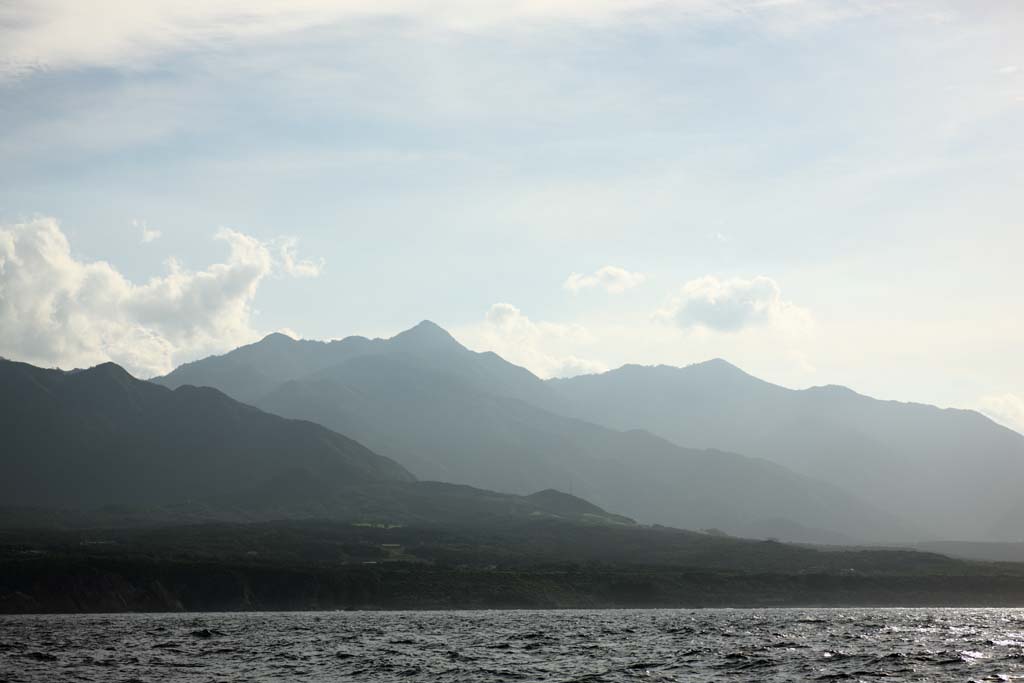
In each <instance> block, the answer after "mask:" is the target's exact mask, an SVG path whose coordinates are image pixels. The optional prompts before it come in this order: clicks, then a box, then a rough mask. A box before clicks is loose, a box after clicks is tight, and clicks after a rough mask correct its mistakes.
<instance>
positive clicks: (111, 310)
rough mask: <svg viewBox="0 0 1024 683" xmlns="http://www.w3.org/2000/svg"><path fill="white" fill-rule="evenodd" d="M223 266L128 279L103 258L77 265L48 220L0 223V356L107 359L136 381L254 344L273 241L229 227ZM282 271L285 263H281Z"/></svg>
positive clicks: (66, 363) (70, 362)
mask: <svg viewBox="0 0 1024 683" xmlns="http://www.w3.org/2000/svg"><path fill="white" fill-rule="evenodd" d="M216 239H217V240H219V241H221V242H223V243H224V244H225V245H227V248H228V255H227V258H226V259H225V261H224V262H223V263H215V264H213V265H210V266H208V267H206V268H205V269H203V270H199V271H190V270H187V269H185V268H184V267H182V266H181V265H180V264H179V263H178V262H177V261H175V260H174V259H170V260H169V261H168V262H167V273H166V274H164V275H162V276H158V277H154V278H152V279H150V280H149V281H148V282H145V283H143V284H137V283H133V282H131V281H129V280H128V279H127V278H125V277H124V276H123V275H122V274H121V273H120V272H118V271H117V269H115V268H114V267H113V266H111V265H110V264H109V263H106V262H105V261H91V262H89V261H80V260H78V259H76V258H75V257H74V256H73V255H72V253H71V246H70V244H69V243H68V240H67V237H66V236H65V235H64V233H63V232H62V230H61V228H60V225H59V224H58V223H57V221H56V220H54V219H53V218H38V219H35V220H32V221H29V222H26V223H19V224H15V225H8V226H0V355H2V356H5V357H9V358H14V359H18V360H24V361H27V362H31V363H36V364H40V365H57V366H61V367H75V366H79V367H82V366H88V365H93V364H96V363H99V362H102V361H106V360H113V361H114V362H116V363H119V364H121V365H124V366H125V367H126V368H127V369H128V370H129V371H131V372H133V373H136V374H139V375H143V376H148V375H154V374H162V373H166V372H168V371H170V370H171V369H172V368H173V367H174V366H175V365H177V364H178V363H180V362H182V361H183V360H186V359H189V358H194V357H197V356H200V355H204V354H208V353H214V352H219V351H224V350H226V349H228V348H231V347H234V346H237V345H239V344H244V343H247V342H250V341H252V340H253V339H255V338H256V337H257V336H258V333H257V332H256V331H255V330H254V329H253V328H252V326H251V320H250V319H251V313H252V301H253V298H254V297H255V295H256V290H257V288H258V287H259V285H260V282H261V281H262V280H263V279H264V278H265V277H266V276H267V275H269V274H271V273H272V272H273V271H274V269H275V268H278V267H281V266H280V264H279V257H278V256H277V255H276V253H275V251H274V250H273V249H272V245H269V244H266V243H264V242H261V241H260V240H257V239H256V238H254V237H251V236H249V235H245V234H243V233H241V232H237V231H235V230H229V229H226V228H225V229H221V230H220V231H218V232H217V233H216ZM284 269H285V270H287V269H288V268H287V267H284Z"/></svg>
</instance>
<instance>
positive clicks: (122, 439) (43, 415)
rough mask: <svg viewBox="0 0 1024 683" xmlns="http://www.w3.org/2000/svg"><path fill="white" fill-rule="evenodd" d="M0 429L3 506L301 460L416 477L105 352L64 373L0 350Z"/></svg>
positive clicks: (363, 476)
mask: <svg viewBox="0 0 1024 683" xmlns="http://www.w3.org/2000/svg"><path fill="white" fill-rule="evenodd" d="M0 433H3V435H4V444H5V446H4V449H3V456H2V458H0V466H2V468H3V475H4V476H2V477H0V499H2V500H3V501H4V503H5V504H7V505H38V506H64V507H80V506H95V505H103V504H110V503H124V504H161V503H170V502H180V501H185V500H189V499H205V498H210V497H216V496H223V495H226V494H228V493H234V492H241V491H245V490H247V489H250V488H252V487H256V486H261V485H265V484H266V483H267V482H268V481H270V480H272V479H273V478H275V477H279V476H283V475H285V474H287V473H289V472H292V471H303V470H304V471H308V472H310V473H312V474H315V475H316V476H317V477H319V478H320V479H321V480H323V481H329V482H334V483H337V484H339V485H341V484H346V485H348V484H363V483H368V482H378V481H394V482H402V481H412V479H413V477H412V476H411V475H410V474H409V473H408V472H407V471H406V470H405V469H404V468H402V467H401V466H400V465H398V464H397V463H395V462H393V461H391V460H388V459H387V458H383V457H381V456H379V455H377V454H375V453H373V452H371V451H370V450H368V449H367V448H365V447H364V446H362V445H360V444H358V443H356V442H355V441H352V440H351V439H348V438H346V437H344V436H341V435H340V434H335V433H333V432H330V431H329V430H327V429H325V428H323V427H321V426H319V425H315V424H312V423H308V422H300V421H295V420H285V419H283V418H280V417H278V416H276V415H269V414H266V413H264V412H262V411H260V410H257V409H255V408H253V407H251V406H247V405H244V404H241V403H238V402H237V401H234V400H232V399H230V398H228V397H227V396H225V395H224V394H222V393H220V392H219V391H216V390H215V389H210V388H196V387H182V388H179V389H178V390H176V391H171V390H169V389H165V388H163V387H158V386H156V385H154V384H151V383H149V382H143V381H140V380H137V379H135V378H133V377H131V376H130V375H129V374H128V373H127V372H125V371H124V370H123V369H121V368H120V367H118V366H116V365H114V364H112V363H106V364H103V365H99V366H96V367H94V368H91V369H89V370H83V371H77V372H72V373H64V372H60V371H57V370H43V369H40V368H36V367H33V366H31V365H27V364H24V363H14V362H9V361H0Z"/></svg>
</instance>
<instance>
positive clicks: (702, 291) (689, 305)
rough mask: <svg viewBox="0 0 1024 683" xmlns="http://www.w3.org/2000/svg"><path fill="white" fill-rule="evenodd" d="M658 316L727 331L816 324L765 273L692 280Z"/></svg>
mask: <svg viewBox="0 0 1024 683" xmlns="http://www.w3.org/2000/svg"><path fill="white" fill-rule="evenodd" d="M655 317H656V319H660V320H664V321H671V322H673V323H675V324H677V325H679V326H680V327H682V328H700V329H704V330H709V331H713V332H726V333H729V332H739V331H741V330H744V329H747V328H750V327H757V326H764V325H772V326H777V327H780V328H784V329H788V330H791V331H799V330H800V329H806V328H807V327H809V326H810V325H812V324H813V320H812V317H811V314H810V313H809V312H808V311H806V310H805V309H802V308H800V307H798V306H796V305H794V304H792V303H790V302H789V301H785V300H783V298H782V292H781V290H780V289H779V285H778V284H777V283H776V282H775V280H772V279H771V278H768V277H763V276H757V277H754V278H752V279H749V280H746V279H743V278H732V279H729V280H720V279H718V278H716V277H714V276H712V275H708V276H705V277H702V278H698V279H696V280H690V281H689V282H687V283H686V284H685V285H683V288H682V290H681V291H680V293H679V295H678V296H676V297H675V298H674V299H672V301H671V302H670V303H669V305H668V306H666V307H665V308H663V309H661V310H659V311H658V312H657V313H656V314H655Z"/></svg>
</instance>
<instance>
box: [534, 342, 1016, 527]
mask: <svg viewBox="0 0 1024 683" xmlns="http://www.w3.org/2000/svg"><path fill="white" fill-rule="evenodd" d="M547 384H548V386H550V387H551V388H552V389H554V390H555V391H556V392H557V393H558V394H559V397H560V399H561V400H562V401H563V403H562V404H561V408H560V409H561V410H563V411H565V412H566V413H567V414H569V415H572V416H575V417H578V418H581V419H586V420H590V421H592V422H595V423H598V424H602V425H605V426H608V427H612V428H615V429H646V430H649V431H651V432H654V433H656V434H658V435H660V436H662V437H665V438H667V439H669V440H671V441H674V442H678V443H685V444H687V445H688V446H693V447H710V446H714V447H717V448H723V449H726V450H735V451H738V452H742V453H744V454H746V455H750V456H756V457H761V458H765V459H767V460H771V461H773V462H776V463H778V464H780V465H784V466H786V467H788V468H790V469H792V470H794V471H796V472H799V473H801V474H805V475H807V476H811V477H814V478H817V479H820V480H823V481H828V482H830V483H832V484H835V485H838V486H842V487H843V488H845V489H847V490H850V491H854V492H856V493H858V494H859V495H860V496H861V497H863V498H864V499H866V500H868V501H869V502H870V503H872V504H873V505H875V506H876V507H878V508H880V509H883V510H887V511H889V512H891V513H893V514H896V515H898V516H900V517H902V518H904V519H907V520H911V521H912V522H913V523H914V524H915V525H916V526H917V527H918V528H921V529H924V530H926V531H927V532H928V533H929V534H930V535H931V536H933V537H938V538H958V539H988V538H992V539H1007V540H1009V539H1019V538H1021V534H1022V533H1024V532H1021V531H1020V529H1021V528H1024V527H1022V523H1024V506H1021V505H1020V504H1019V503H1018V501H1019V499H1020V491H1019V486H1020V482H1021V481H1024V437H1022V436H1021V435H1020V434H1017V433H1016V432H1013V431H1011V430H1009V429H1006V428H1004V427H1002V426H1000V425H998V424H996V423H994V422H992V421H991V420H989V419H988V418H986V417H984V416H982V415H981V414H979V413H976V412H973V411H969V410H952V409H946V410H943V409H939V408H936V407H934V406H929V405H922V404H917V403H900V402H896V401H880V400H876V399H873V398H870V397H867V396H862V395H860V394H858V393H856V392H854V391H851V390H850V389H847V388H845V387H839V386H823V387H813V388H810V389H805V390H791V389H786V388H783V387H780V386H777V385H774V384H770V383H768V382H764V381H762V380H759V379H757V378H755V377H752V376H750V375H748V374H747V373H745V372H743V371H742V370H740V369H739V368H736V367H735V366H733V365H730V364H729V363H727V362H725V361H723V360H720V359H717V360H712V361H708V362H706V363H698V364H696V365H691V366H688V367H685V368H676V367H669V366H656V367H646V366H637V365H627V366H624V367H622V368H619V369H617V370H612V371H610V372H606V373H603V374H598V375H587V376H581V377H574V378H571V379H559V380H551V381H549V382H548V383H547Z"/></svg>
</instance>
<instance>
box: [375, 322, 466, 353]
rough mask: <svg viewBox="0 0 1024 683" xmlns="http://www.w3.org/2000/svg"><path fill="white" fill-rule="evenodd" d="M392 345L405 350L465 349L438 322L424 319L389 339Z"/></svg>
mask: <svg viewBox="0 0 1024 683" xmlns="http://www.w3.org/2000/svg"><path fill="white" fill-rule="evenodd" d="M388 344H389V345H390V346H394V347H396V348H398V349H400V350H403V351H444V350H450V349H459V350H465V348H466V347H464V346H463V345H462V344H460V343H459V342H458V341H456V340H455V337H453V336H452V335H450V334H448V331H447V330H445V329H444V328H443V327H441V326H440V325H438V324H437V323H434V322H431V321H430V320H424V321H422V322H420V323H419V324H418V325H416V326H415V327H411V328H409V329H408V330H406V331H405V332H399V333H398V334H396V335H395V336H394V337H392V338H391V339H389V340H388Z"/></svg>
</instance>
